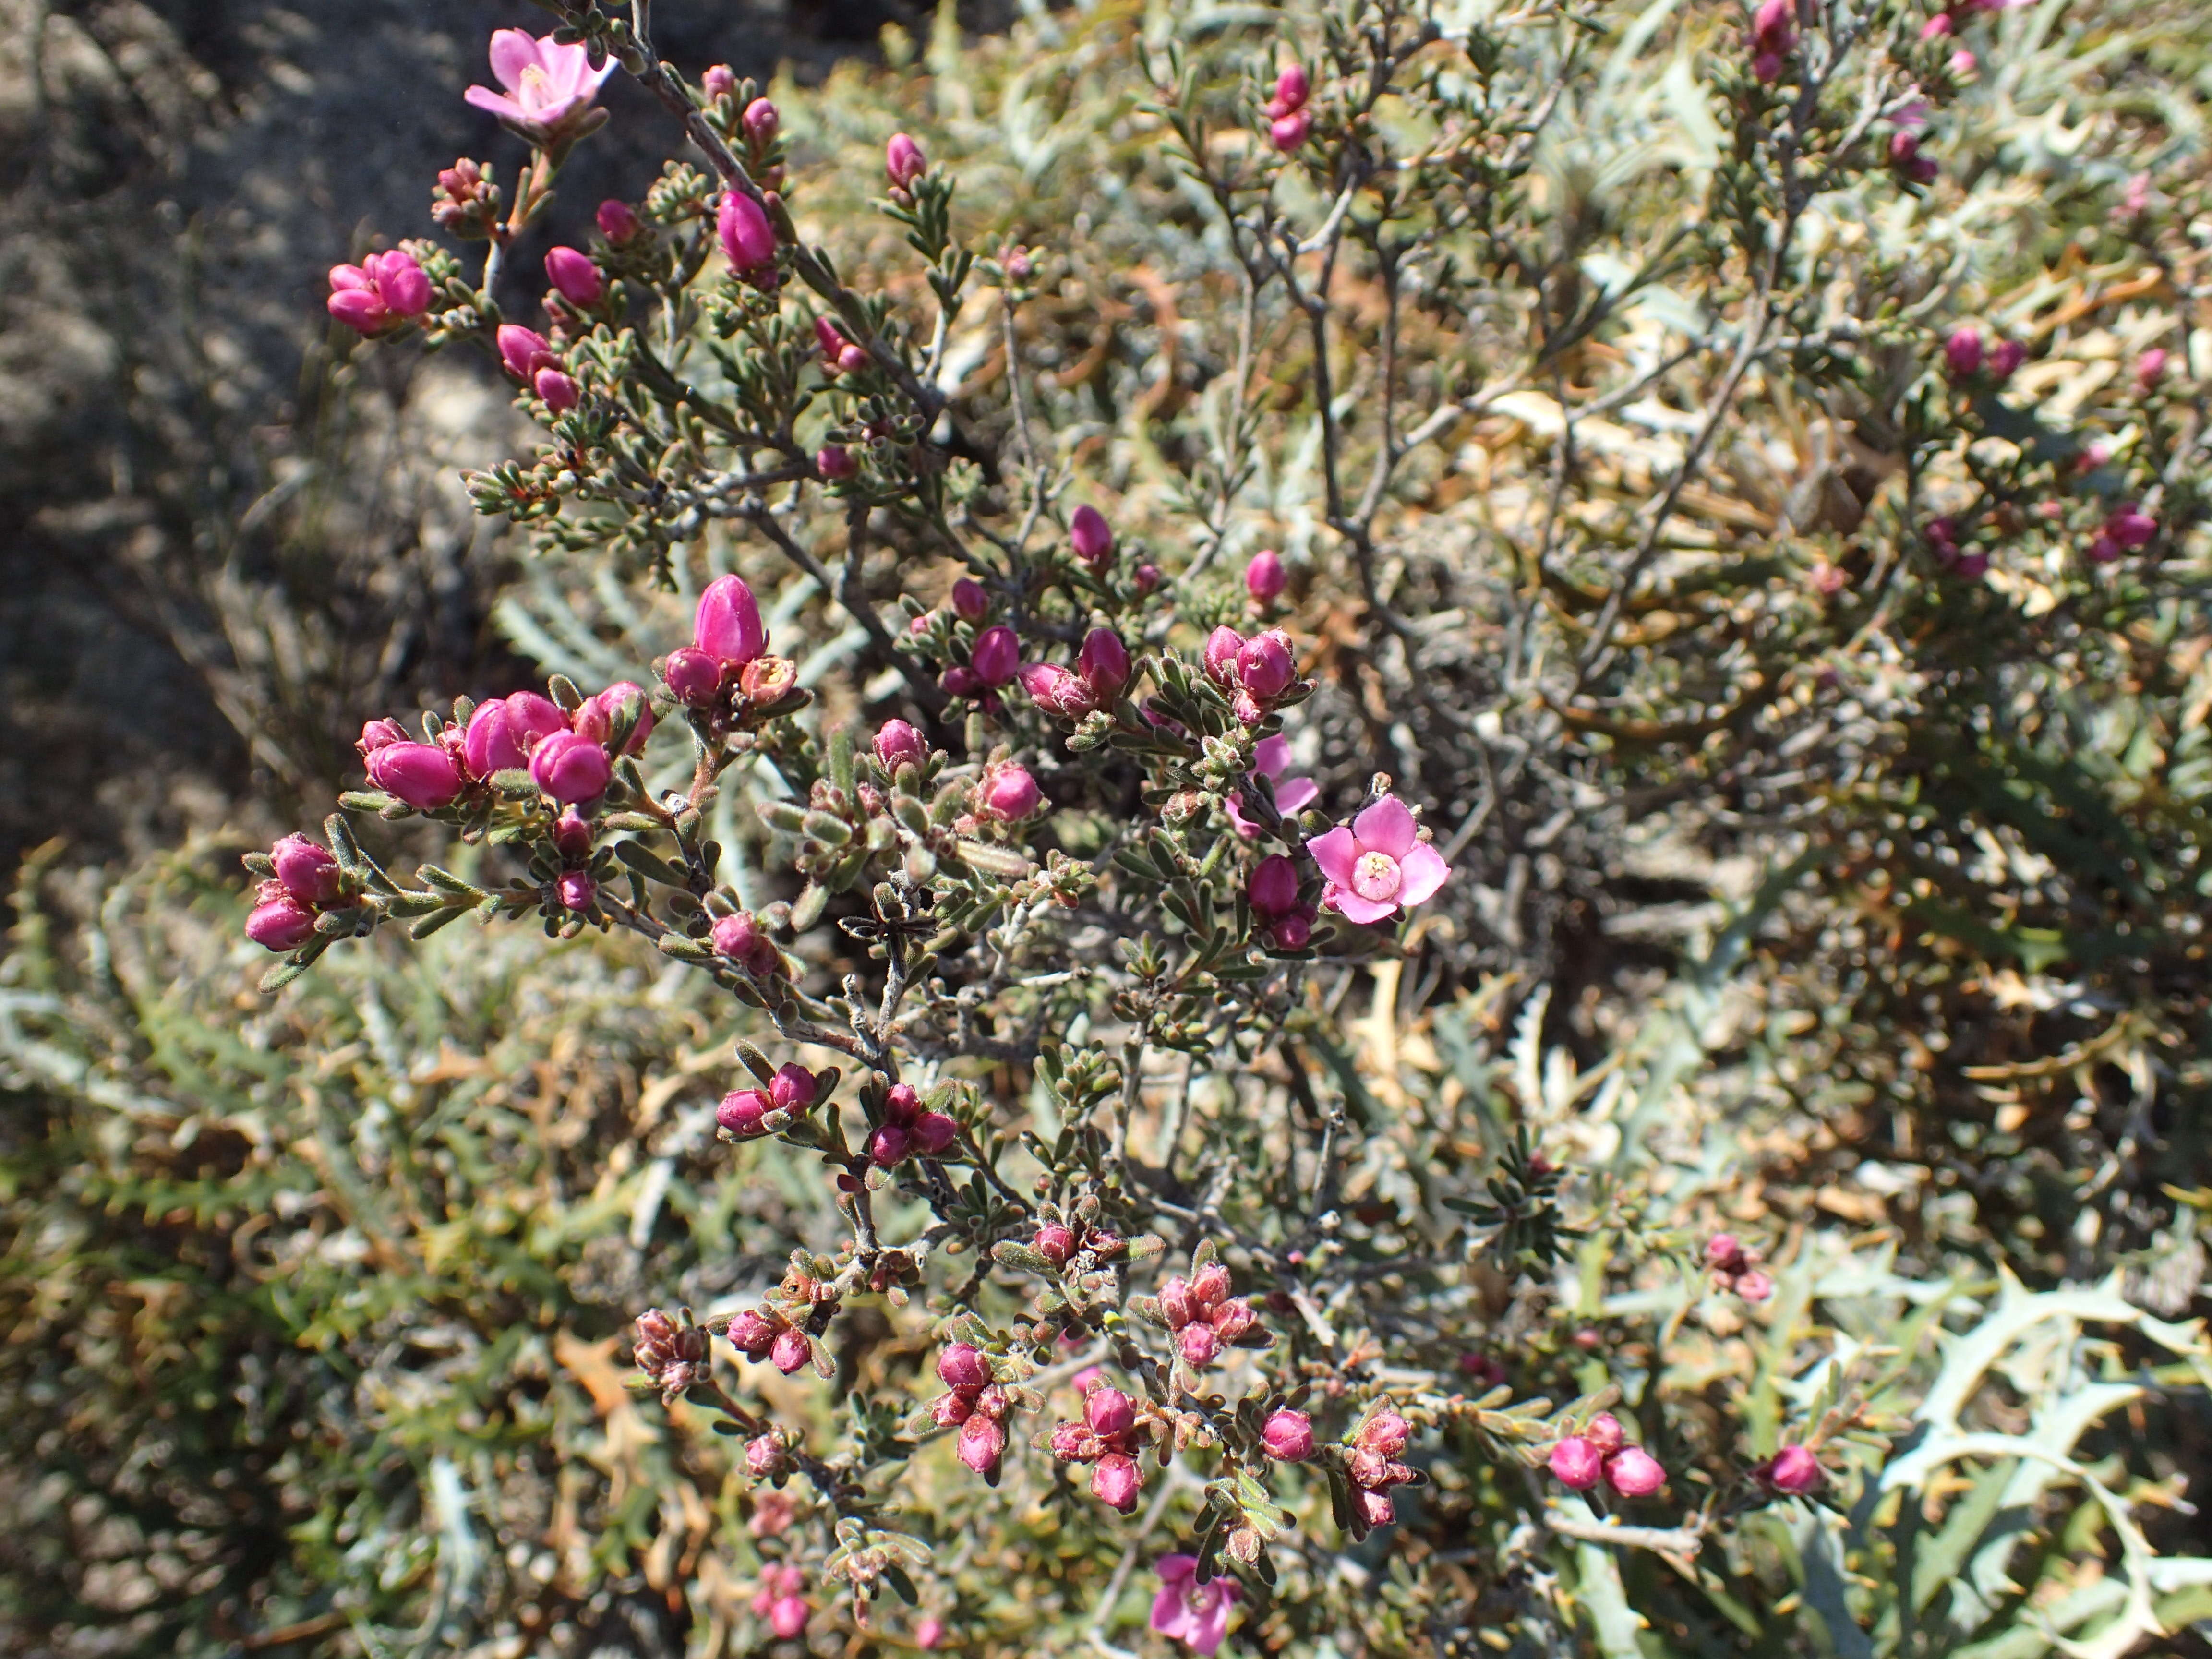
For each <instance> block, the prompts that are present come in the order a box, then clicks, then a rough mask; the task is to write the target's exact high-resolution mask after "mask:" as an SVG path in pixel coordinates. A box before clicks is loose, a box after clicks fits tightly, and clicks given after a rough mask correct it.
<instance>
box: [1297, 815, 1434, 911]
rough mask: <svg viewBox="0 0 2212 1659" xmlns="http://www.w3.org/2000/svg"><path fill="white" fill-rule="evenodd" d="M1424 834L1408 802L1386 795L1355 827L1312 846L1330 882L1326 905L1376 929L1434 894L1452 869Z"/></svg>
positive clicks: (1354, 822) (1317, 840) (1335, 831)
mask: <svg viewBox="0 0 2212 1659" xmlns="http://www.w3.org/2000/svg"><path fill="white" fill-rule="evenodd" d="M1419 829H1420V826H1419V824H1418V823H1415V822H1414V820H1413V811H1412V810H1411V809H1410V808H1408V807H1407V805H1406V803H1405V802H1403V801H1401V800H1400V799H1398V798H1397V797H1396V796H1395V795H1385V796H1383V799H1380V800H1378V801H1376V803H1375V804H1374V805H1372V806H1370V807H1368V808H1367V809H1366V810H1365V811H1363V812H1361V813H1360V814H1359V816H1358V817H1356V818H1354V819H1352V822H1351V823H1348V824H1346V823H1340V824H1339V825H1337V826H1336V828H1335V829H1332V830H1330V831H1329V832H1328V834H1327V835H1325V836H1315V837H1314V838H1313V839H1312V840H1311V841H1310V842H1307V843H1306V851H1307V852H1309V853H1310V854H1313V860H1314V862H1315V863H1316V864H1317V865H1319V866H1321V872H1322V875H1324V876H1326V877H1327V878H1328V886H1327V887H1326V888H1325V889H1324V890H1322V896H1321V902H1322V905H1323V907H1324V908H1328V909H1331V910H1334V911H1335V912H1336V913H1337V914H1338V915H1340V916H1343V917H1344V918H1345V919H1346V920H1347V921H1356V922H1359V923H1361V924H1362V925H1371V924H1373V923H1375V922H1378V921H1388V920H1389V918H1390V917H1391V916H1393V915H1395V914H1396V913H1397V912H1398V910H1399V908H1401V906H1412V905H1415V904H1419V903H1420V902H1423V901H1424V900H1425V899H1427V898H1430V897H1431V896H1433V895H1434V894H1435V892H1436V890H1437V889H1438V888H1439V887H1441V886H1443V884H1444V878H1445V877H1446V876H1449V874H1451V870H1450V868H1449V866H1447V865H1446V864H1445V863H1444V860H1443V854H1440V853H1438V852H1437V849H1436V848H1433V847H1431V846H1430V845H1429V844H1428V843H1427V842H1424V841H1422V840H1421V839H1420V838H1419Z"/></svg>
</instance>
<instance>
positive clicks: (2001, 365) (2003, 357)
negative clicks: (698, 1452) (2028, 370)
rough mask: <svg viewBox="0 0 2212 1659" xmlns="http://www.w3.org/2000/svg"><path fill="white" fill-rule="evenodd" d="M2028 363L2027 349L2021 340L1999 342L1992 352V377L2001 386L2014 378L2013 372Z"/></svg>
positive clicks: (1992, 348) (1991, 349)
mask: <svg viewBox="0 0 2212 1659" xmlns="http://www.w3.org/2000/svg"><path fill="white" fill-rule="evenodd" d="M2024 362H2027V345H2026V343H2023V342H2021V341H2019V340H1999V341H1998V342H1997V343H1996V345H1995V346H1993V347H1991V348H1990V378H1991V379H1993V380H1996V381H1998V382H1999V383H2000V384H2002V382H2004V381H2006V380H2010V379H2012V377H2013V371H2014V370H2015V369H2017V368H2019V367H2020V366H2021V364H2022V363H2024Z"/></svg>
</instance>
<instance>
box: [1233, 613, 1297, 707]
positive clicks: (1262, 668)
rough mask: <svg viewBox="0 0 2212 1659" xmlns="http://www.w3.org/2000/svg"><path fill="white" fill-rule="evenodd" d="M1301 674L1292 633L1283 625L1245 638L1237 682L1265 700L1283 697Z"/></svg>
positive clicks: (1238, 656) (1239, 658) (1238, 664)
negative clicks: (1293, 646) (1293, 647)
mask: <svg viewBox="0 0 2212 1659" xmlns="http://www.w3.org/2000/svg"><path fill="white" fill-rule="evenodd" d="M1297 677H1298V667H1297V662H1296V661H1295V660H1294V659H1292V657H1291V636H1290V635H1287V634H1285V632H1283V630H1282V629H1279V628H1271V629H1268V630H1267V632H1266V633H1264V634H1262V635H1260V636H1259V638H1257V639H1254V640H1247V641H1245V642H1244V644H1243V647H1242V648H1241V649H1240V650H1239V651H1238V652H1237V683H1238V684H1241V685H1242V686H1243V688H1244V690H1247V691H1249V692H1250V693H1251V694H1252V695H1253V696H1254V697H1255V698H1257V699H1258V700H1259V701H1260V702H1268V701H1270V700H1271V699H1273V698H1275V697H1279V696H1281V695H1282V694H1283V693H1284V692H1285V691H1286V690H1289V689H1290V686H1291V682H1292V681H1294V680H1296V679H1297Z"/></svg>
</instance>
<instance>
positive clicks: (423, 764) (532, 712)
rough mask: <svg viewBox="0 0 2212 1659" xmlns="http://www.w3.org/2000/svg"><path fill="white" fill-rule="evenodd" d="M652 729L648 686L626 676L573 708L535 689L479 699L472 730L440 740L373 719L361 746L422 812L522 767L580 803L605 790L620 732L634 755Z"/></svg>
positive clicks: (385, 786)
mask: <svg viewBox="0 0 2212 1659" xmlns="http://www.w3.org/2000/svg"><path fill="white" fill-rule="evenodd" d="M652 731H653V709H652V705H651V703H650V702H648V701H647V697H646V694H645V691H644V689H643V688H642V687H641V686H638V685H635V684H631V683H630V682H629V681H627V680H625V681H623V682H621V683H620V684H616V685H611V686H609V687H608V688H607V689H606V690H604V691H602V692H600V693H599V694H598V695H597V696H592V697H587V698H586V699H585V700H584V702H582V704H581V705H580V707H579V708H577V709H576V711H575V713H574V714H573V715H571V714H567V713H565V712H563V710H562V708H561V706H560V705H559V704H558V703H556V702H554V701H553V700H552V699H551V698H550V697H545V696H539V695H538V693H537V692H535V691H517V692H516V693H514V694H513V696H508V697H501V698H495V699H494V700H493V701H491V702H483V703H479V704H478V705H477V707H476V709H475V710H474V712H473V713H471V714H470V716H469V720H468V725H467V726H466V727H465V729H464V728H462V727H459V726H447V727H446V728H445V729H444V730H443V731H442V732H440V733H439V736H438V740H437V741H436V742H435V743H416V742H415V741H413V740H412V739H410V738H409V737H408V735H407V732H406V728H405V727H404V726H401V725H400V724H399V722H398V721H397V720H371V721H369V722H368V724H367V725H365V726H362V731H361V740H360V742H359V743H358V744H356V748H358V749H359V750H360V751H361V756H362V760H363V761H364V762H365V763H367V767H368V780H369V781H370V782H371V783H373V784H374V785H375V786H376V787H378V788H379V789H381V790H382V791H384V793H386V794H387V795H390V796H392V797H393V798H394V799H397V800H400V801H403V802H404V803H405V804H406V805H410V806H411V807H414V808H415V809H416V811H423V812H432V811H437V810H438V809H439V808H441V807H443V806H449V805H452V804H453V801H454V800H456V799H459V796H460V794H461V792H462V791H463V790H464V789H465V788H466V787H468V786H469V785H470V784H471V783H481V782H483V781H485V780H487V779H489V778H490V777H491V776H492V775H494V774H495V773H499V772H504V771H511V770H516V769H527V770H528V772H529V774H530V778H531V781H532V782H533V783H535V784H536V785H537V786H538V788H539V789H540V790H542V791H544V793H546V794H547V795H549V796H550V797H551V798H552V799H553V800H554V801H555V802H556V804H557V805H562V806H577V805H582V804H583V803H585V802H586V801H591V800H595V799H598V798H599V796H600V795H601V794H603V793H605V790H606V787H607V784H608V781H610V780H611V778H612V776H613V775H614V763H613V759H612V757H611V754H610V752H609V751H610V749H611V746H612V744H613V743H614V740H615V738H616V736H617V733H621V734H623V748H624V752H627V753H632V754H634V753H635V752H636V751H637V750H640V749H641V748H643V747H644V746H645V740H646V738H647V737H648V736H649V735H650V734H651V733H652ZM562 850H563V852H564V853H565V852H567V851H568V850H569V849H568V848H563V849H562Z"/></svg>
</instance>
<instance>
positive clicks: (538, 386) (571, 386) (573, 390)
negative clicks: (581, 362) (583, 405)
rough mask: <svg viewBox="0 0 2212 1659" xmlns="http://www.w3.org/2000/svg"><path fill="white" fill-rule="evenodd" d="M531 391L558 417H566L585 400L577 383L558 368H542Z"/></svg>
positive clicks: (534, 380) (533, 381) (531, 384)
mask: <svg viewBox="0 0 2212 1659" xmlns="http://www.w3.org/2000/svg"><path fill="white" fill-rule="evenodd" d="M530 386H531V390H532V391H533V392H536V393H537V394H538V397H539V398H540V399H541V400H543V401H544V404H545V407H546V408H548V409H550V410H552V411H553V412H554V413H555V414H556V415H566V414H567V413H568V411H569V410H572V409H574V407H575V406H576V405H577V404H578V403H579V402H580V401H581V399H582V398H583V395H584V394H583V392H582V389H581V388H580V387H579V386H577V384H576V383H575V381H574V380H571V379H569V378H568V376H567V375H566V374H562V372H561V371H560V370H559V369H557V368H541V369H539V370H538V374H537V376H536V378H535V379H533V380H532V381H531V383H530Z"/></svg>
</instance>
